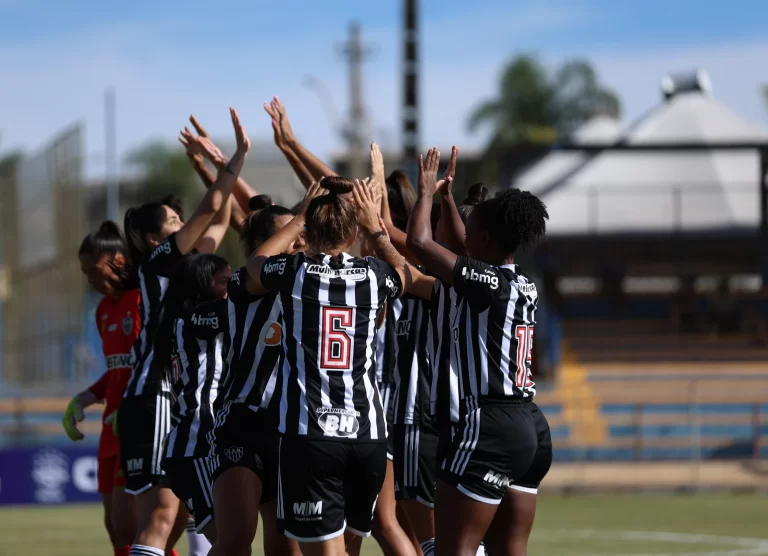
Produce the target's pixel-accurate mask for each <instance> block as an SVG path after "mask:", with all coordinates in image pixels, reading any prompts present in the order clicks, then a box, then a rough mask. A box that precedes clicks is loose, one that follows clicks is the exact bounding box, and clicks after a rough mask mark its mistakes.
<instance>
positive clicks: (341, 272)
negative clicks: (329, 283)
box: [307, 264, 368, 282]
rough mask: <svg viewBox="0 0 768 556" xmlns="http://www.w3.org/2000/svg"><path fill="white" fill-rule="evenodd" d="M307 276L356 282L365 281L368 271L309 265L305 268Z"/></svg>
mask: <svg viewBox="0 0 768 556" xmlns="http://www.w3.org/2000/svg"><path fill="white" fill-rule="evenodd" d="M307 274H318V275H320V276H326V277H328V278H341V279H342V280H353V281H355V282H358V281H360V280H365V278H366V277H367V276H368V271H367V270H366V269H364V268H338V269H336V268H331V267H328V266H325V265H320V264H311V265H309V266H307Z"/></svg>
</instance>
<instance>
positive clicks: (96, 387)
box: [88, 371, 109, 400]
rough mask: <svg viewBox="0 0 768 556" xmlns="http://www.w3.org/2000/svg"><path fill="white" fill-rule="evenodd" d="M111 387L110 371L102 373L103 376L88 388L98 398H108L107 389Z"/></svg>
mask: <svg viewBox="0 0 768 556" xmlns="http://www.w3.org/2000/svg"><path fill="white" fill-rule="evenodd" d="M108 388H109V371H107V372H106V373H104V374H103V375H101V378H100V379H99V380H97V381H96V382H94V383H93V384H91V386H90V387H88V390H89V391H90V392H91V394H93V395H94V396H96V399H97V400H106V399H107V389H108Z"/></svg>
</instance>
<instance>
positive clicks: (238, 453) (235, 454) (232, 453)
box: [224, 446, 243, 463]
mask: <svg viewBox="0 0 768 556" xmlns="http://www.w3.org/2000/svg"><path fill="white" fill-rule="evenodd" d="M224 455H225V456H227V457H228V458H229V459H230V460H232V461H233V462H235V463H237V462H238V461H240V458H242V457H243V448H242V447H240V446H232V447H231V448H227V449H225V450H224Z"/></svg>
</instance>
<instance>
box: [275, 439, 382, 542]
mask: <svg viewBox="0 0 768 556" xmlns="http://www.w3.org/2000/svg"><path fill="white" fill-rule="evenodd" d="M386 470H387V447H386V444H384V443H383V442H339V441H333V440H314V439H308V438H306V437H294V436H291V437H283V438H282V440H281V441H280V470H279V475H278V493H277V520H278V530H279V532H280V533H281V534H283V535H285V536H286V537H289V538H291V539H294V540H297V541H299V542H321V541H327V540H330V539H333V538H336V537H338V536H340V535H342V534H343V533H344V531H345V530H347V531H349V532H350V533H354V534H356V535H359V536H361V537H367V536H369V535H370V534H371V522H372V521H373V510H374V508H375V507H376V500H377V499H378V496H379V491H381V487H382V485H383V484H384V475H385V474H386Z"/></svg>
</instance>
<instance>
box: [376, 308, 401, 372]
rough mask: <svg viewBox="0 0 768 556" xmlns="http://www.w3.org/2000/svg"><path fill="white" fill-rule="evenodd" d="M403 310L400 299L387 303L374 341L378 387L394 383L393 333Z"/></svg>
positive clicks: (394, 349)
mask: <svg viewBox="0 0 768 556" xmlns="http://www.w3.org/2000/svg"><path fill="white" fill-rule="evenodd" d="M402 310H403V302H402V300H401V299H390V300H389V301H388V302H387V308H386V311H387V314H386V315H385V317H384V322H383V323H382V325H381V328H379V333H378V338H377V339H376V382H377V383H378V384H379V387H381V385H383V384H393V383H394V382H395V372H394V371H395V352H396V351H397V334H396V333H395V330H396V324H397V319H399V318H400V311H402Z"/></svg>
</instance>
